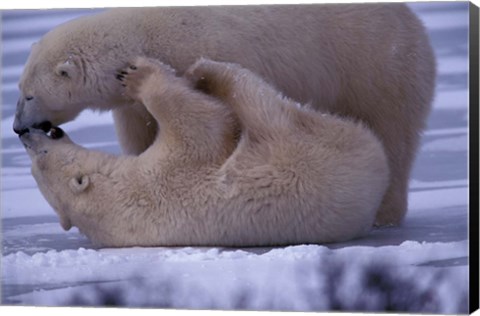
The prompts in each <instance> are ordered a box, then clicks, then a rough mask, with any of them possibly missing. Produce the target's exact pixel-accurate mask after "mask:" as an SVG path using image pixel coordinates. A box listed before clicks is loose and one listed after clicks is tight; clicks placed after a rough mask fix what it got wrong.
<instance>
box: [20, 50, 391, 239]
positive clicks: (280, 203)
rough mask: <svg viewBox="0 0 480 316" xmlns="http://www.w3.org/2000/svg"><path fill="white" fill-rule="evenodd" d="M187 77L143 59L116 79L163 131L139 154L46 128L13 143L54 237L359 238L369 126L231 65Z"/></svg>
mask: <svg viewBox="0 0 480 316" xmlns="http://www.w3.org/2000/svg"><path fill="white" fill-rule="evenodd" d="M188 76H189V77H190V78H191V79H190V80H187V79H185V78H180V77H176V76H175V74H174V73H173V72H172V71H171V70H170V68H167V67H165V66H164V65H163V64H161V63H159V62H156V61H153V60H149V59H145V58H137V59H136V60H135V61H134V62H133V63H132V66H130V67H129V68H127V69H126V70H124V71H122V74H120V75H118V78H119V79H121V80H122V82H123V85H124V86H126V88H125V92H124V94H125V97H127V98H131V99H132V100H135V101H138V103H141V104H144V105H145V107H146V109H147V111H148V112H149V113H150V114H151V115H152V117H153V118H154V119H155V120H156V122H157V124H158V125H159V126H160V128H161V131H162V132H161V133H158V135H157V137H156V139H155V140H154V142H153V144H152V146H150V147H149V148H148V149H147V150H145V151H144V152H143V153H141V154H140V155H139V156H120V157H115V156H113V155H110V154H106V153H101V152H94V151H90V150H87V149H85V148H82V147H80V146H78V145H76V144H74V143H73V142H72V141H71V140H70V139H69V138H68V137H67V136H62V134H63V132H61V130H59V129H56V128H53V129H52V131H53V132H52V133H51V136H49V135H47V134H46V133H44V132H43V131H40V130H30V131H29V132H25V133H23V134H22V136H21V140H22V142H23V143H24V145H25V147H26V148H27V151H28V153H29V155H30V157H31V158H32V173H33V175H34V177H35V179H36V181H37V183H38V185H39V188H40V190H41V191H42V193H43V194H44V196H45V197H46V199H47V200H48V201H49V203H50V204H51V205H52V206H53V208H54V209H55V210H56V212H57V213H58V214H59V216H60V220H61V224H62V226H63V228H65V229H69V228H70V227H71V226H72V225H74V226H77V227H78V228H79V229H80V231H82V232H83V233H84V234H85V235H87V236H88V237H89V238H90V239H91V240H92V241H93V242H94V243H96V244H99V245H102V246H109V247H122V246H165V245H168V246H185V245H199V246H202V245H203V246H237V247H238V246H273V245H287V244H299V243H328V242H336V241H344V240H348V239H351V238H355V237H358V236H361V235H363V234H365V233H367V232H368V231H369V229H370V228H371V226H372V224H373V222H374V219H375V215H376V212H377V209H378V206H379V205H380V202H381V200H382V197H383V195H384V192H385V188H386V185H387V183H388V173H389V170H388V164H387V159H386V156H385V154H384V151H383V148H382V145H381V143H380V141H379V140H378V139H377V138H376V137H375V135H373V133H372V132H371V131H370V130H369V129H368V128H366V127H364V126H363V124H361V123H358V122H353V121H351V120H349V119H345V118H339V117H336V116H332V115H328V114H321V113H319V112H316V111H313V110H311V109H309V108H305V107H300V106H299V105H298V104H297V103H295V102H293V101H290V100H288V99H285V98H283V97H282V96H281V95H280V94H279V93H278V92H277V91H276V90H274V89H273V88H272V87H270V86H269V85H267V84H266V83H265V82H264V81H262V79H260V78H259V77H257V76H255V75H254V74H252V73H251V72H249V71H248V70H245V69H242V68H240V67H239V66H237V65H233V64H226V63H218V62H213V61H209V60H204V59H202V60H200V61H198V62H197V63H196V64H195V65H193V66H192V69H190V71H188ZM194 86H197V87H199V88H201V90H202V91H204V92H207V93H208V95H207V94H205V93H204V92H202V91H199V90H195V89H194ZM139 106H140V105H139ZM232 112H233V113H232ZM235 120H238V123H239V125H237V124H235ZM238 130H240V131H241V132H240V135H237V134H238ZM238 137H239V139H238Z"/></svg>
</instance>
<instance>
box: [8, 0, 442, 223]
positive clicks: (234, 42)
mask: <svg viewBox="0 0 480 316" xmlns="http://www.w3.org/2000/svg"><path fill="white" fill-rule="evenodd" d="M138 55H143V56H147V57H150V58H154V59H158V60H160V61H162V62H164V63H166V64H169V65H171V66H172V67H173V68H175V69H176V70H177V71H178V72H179V74H182V73H183V72H184V71H185V70H186V69H187V68H188V67H189V66H190V65H192V64H193V63H194V62H195V60H197V59H198V58H199V57H205V58H209V59H212V60H216V61H226V62H234V63H237V64H240V65H241V66H243V67H245V68H248V69H250V70H252V71H254V72H255V73H256V74H257V75H259V76H261V77H262V78H264V79H265V80H266V81H267V82H268V83H269V84H272V85H273V86H274V87H275V88H276V89H278V90H279V91H281V92H282V93H283V94H284V95H286V96H287V97H289V98H292V99H294V100H297V101H299V102H301V103H310V104H311V105H312V107H313V108H314V109H316V110H320V111H324V112H330V113H334V114H338V115H340V116H344V117H349V118H352V119H354V120H360V121H362V122H363V123H364V124H365V125H366V126H368V127H369V128H371V129H372V130H373V131H374V133H375V134H376V136H377V137H379V138H380V140H381V142H382V144H383V146H384V148H385V151H386V154H387V157H388V163H389V168H390V170H391V179H390V183H389V184H388V188H387V191H386V194H385V196H384V198H383V201H382V204H381V207H380V209H379V212H378V214H377V219H376V224H378V225H390V224H399V223H400V222H401V220H402V219H403V217H404V215H405V212H406V210H407V189H408V179H409V174H410V170H411V167H412V163H413V160H414V158H415V152H416V149H417V144H418V141H419V133H420V132H421V131H422V129H423V127H424V124H425V120H426V117H427V115H428V113H429V110H430V104H431V101H432V96H433V89H434V77H435V63H434V57H433V53H432V49H431V47H430V44H429V41H428V38H427V36H426V34H425V30H424V28H423V26H422V25H421V23H420V22H419V20H418V19H417V18H416V17H415V16H414V14H413V13H412V12H411V11H410V10H409V9H408V7H407V6H405V5H404V4H348V5H347V4H340V5H331V4H326V5H290V6H239V7H192V8H186V7H184V8H144V9H114V10H109V11H107V12H103V13H100V14H96V15H92V16H86V17H82V18H79V19H76V20H73V21H71V22H68V23H66V24H63V25H61V26H59V27H58V28H56V29H54V30H52V31H50V32H49V33H47V34H46V35H45V36H44V37H43V38H42V39H41V40H40V41H39V43H37V44H35V45H34V46H33V47H32V51H31V54H30V56H29V59H28V61H27V63H26V66H25V69H24V72H23V75H22V77H21V80H20V90H21V95H20V98H19V101H18V105H17V113H16V117H15V122H14V130H15V131H16V132H17V133H18V134H22V133H23V132H24V131H26V130H27V129H28V128H29V127H40V128H43V129H45V130H48V128H49V127H50V126H51V125H52V124H53V125H60V124H62V123H64V122H67V121H70V120H73V119H74V118H75V117H76V116H77V115H78V114H79V113H80V112H81V111H82V110H84V109H85V108H91V109H97V110H113V115H114V120H115V127H116V131H117V135H118V138H119V142H120V144H121V146H122V149H123V151H124V152H125V153H126V154H133V155H138V154H140V153H142V152H144V151H145V150H146V149H147V148H148V147H149V146H150V145H151V144H152V143H153V142H154V140H155V139H156V134H157V131H158V126H157V124H156V121H155V119H154V118H153V117H152V115H151V114H150V113H149V111H147V110H146V109H145V107H143V106H139V105H138V104H135V103H134V102H133V101H132V100H128V99H126V98H125V97H123V96H122V95H121V93H119V87H118V86H117V84H116V83H115V78H114V76H113V74H114V73H115V72H116V71H117V70H118V69H120V68H122V67H124V65H125V64H126V62H127V61H128V60H130V59H131V58H133V57H135V56H138ZM306 220H308V219H306Z"/></svg>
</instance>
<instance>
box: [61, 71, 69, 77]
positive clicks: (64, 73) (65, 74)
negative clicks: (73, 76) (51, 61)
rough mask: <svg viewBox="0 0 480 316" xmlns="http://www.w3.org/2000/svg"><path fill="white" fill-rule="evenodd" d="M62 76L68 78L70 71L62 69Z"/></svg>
mask: <svg viewBox="0 0 480 316" xmlns="http://www.w3.org/2000/svg"><path fill="white" fill-rule="evenodd" d="M60 76H62V77H65V78H68V72H66V71H65V70H62V71H60Z"/></svg>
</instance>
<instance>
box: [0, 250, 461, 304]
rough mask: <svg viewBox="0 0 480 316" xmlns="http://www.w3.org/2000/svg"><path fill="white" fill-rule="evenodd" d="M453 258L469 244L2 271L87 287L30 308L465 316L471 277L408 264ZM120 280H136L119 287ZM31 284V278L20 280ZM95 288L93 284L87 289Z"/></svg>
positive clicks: (183, 253)
mask: <svg viewBox="0 0 480 316" xmlns="http://www.w3.org/2000/svg"><path fill="white" fill-rule="evenodd" d="M395 248H400V249H401V251H395ZM451 250H453V252H456V254H457V255H459V256H464V255H465V253H466V243H464V242H461V243H450V244H441V243H436V244H435V243H434V244H425V243H424V244H421V243H415V242H406V243H403V244H402V245H400V246H399V247H379V248H375V247H351V248H350V249H345V250H337V251H332V250H329V249H328V248H326V247H323V246H313V245H311V246H296V247H288V248H285V249H275V250H271V251H269V252H267V253H265V254H262V255H256V254H252V253H249V252H246V251H239V250H236V251H221V250H219V249H204V250H200V249H196V248H181V249H176V250H165V251H158V250H155V249H134V250H132V253H131V255H125V254H124V255H122V256H119V255H118V254H117V253H116V252H117V251H115V250H113V251H110V250H104V251H93V250H85V249H79V250H78V251H62V252H48V253H46V254H35V255H32V256H27V255H25V254H23V253H16V254H14V255H9V256H7V257H6V258H5V260H4V261H5V264H6V265H7V267H13V266H15V267H20V270H22V267H23V269H26V268H27V267H28V269H35V270H36V271H37V273H36V278H37V279H35V280H32V279H31V273H32V271H23V272H22V273H21V271H18V272H17V275H16V278H15V280H16V281H17V282H18V281H20V282H27V283H29V282H32V281H33V282H34V283H43V284H44V283H49V282H55V283H58V282H59V281H60V280H59V279H57V280H53V279H52V278H53V277H56V278H60V279H63V282H65V283H66V284H68V283H71V282H74V281H76V283H77V284H83V285H80V286H75V287H72V288H68V289H67V290H65V289H62V290H41V291H34V292H32V293H29V294H23V295H19V296H17V297H13V298H12V300H16V299H17V300H20V301H22V302H23V303H24V304H34V305H47V306H49V305H54V306H72V305H73V306H76V305H80V306H129V307H161V308H190V309H191V308H194V309H242V310H245V309H247V310H284V311H286V310H287V311H288V310H292V311H325V310H330V311H404V312H425V313H464V312H466V311H467V304H466V302H467V293H468V292H467V290H468V272H467V270H466V269H463V268H460V269H457V270H452V269H450V270H443V269H439V268H432V267H431V266H418V265H415V264H413V265H412V264H410V265H408V264H406V263H408V262H410V263H413V262H419V261H421V260H424V259H425V258H430V259H442V258H444V257H448V256H450V255H452V252H451ZM112 252H113V253H112ZM169 262H175V263H176V264H175V265H171V264H168V263H169ZM132 263H133V264H134V266H135V267H134V266H133V265H132ZM69 265H70V269H68V268H67V267H68V266H69ZM72 266H73V267H76V268H75V270H76V271H77V273H75V274H74V275H71V274H70V273H69V272H68V273H67V271H71V267H72ZM112 266H115V269H114V270H113V271H112V269H111V267H112ZM47 269H53V270H54V271H56V272H55V273H54V272H53V270H52V271H48V270H47ZM119 271H122V272H123V273H125V272H127V271H128V273H126V274H124V275H123V279H121V280H119V277H120V275H119V274H118V272H119ZM67 274H68V275H67ZM23 275H30V278H28V279H22V276H23ZM92 280H95V284H88V282H89V281H92Z"/></svg>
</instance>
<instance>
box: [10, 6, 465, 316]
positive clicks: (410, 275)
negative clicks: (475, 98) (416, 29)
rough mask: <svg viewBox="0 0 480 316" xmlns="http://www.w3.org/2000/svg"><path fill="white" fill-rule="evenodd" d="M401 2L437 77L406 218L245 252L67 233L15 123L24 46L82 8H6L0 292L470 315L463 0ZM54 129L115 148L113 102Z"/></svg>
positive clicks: (30, 300) (64, 298) (49, 301)
mask: <svg viewBox="0 0 480 316" xmlns="http://www.w3.org/2000/svg"><path fill="white" fill-rule="evenodd" d="M410 6H411V7H412V8H413V9H414V10H415V11H416V12H417V13H418V14H419V16H420V18H421V19H422V20H423V21H424V22H425V25H426V26H427V28H428V32H429V34H430V35H431V38H432V40H433V46H434V49H435V51H436V55H437V57H438V72H439V79H438V83H437V91H436V95H435V102H434V107H433V111H432V114H431V116H430V119H429V121H428V124H427V129H426V131H425V132H424V133H423V136H422V142H421V145H420V150H419V154H418V157H417V161H416V163H415V166H414V170H413V173H412V176H411V180H410V192H409V201H408V202H409V212H408V213H407V216H406V219H405V223H404V224H403V225H402V226H401V227H391V228H380V229H374V230H373V231H372V232H371V234H369V235H368V236H366V237H365V238H361V239H357V240H352V241H349V242H345V243H337V244H328V245H294V246H290V247H281V248H245V249H227V248H193V247H187V248H140V247H134V248H118V249H96V248H94V247H93V246H92V245H91V243H90V242H89V240H88V239H87V238H86V237H84V236H83V235H81V234H80V233H79V232H78V230H77V229H76V228H73V229H71V230H70V231H68V232H65V231H63V230H62V228H61V227H60V225H59V223H58V218H57V216H56V215H55V213H54V211H53V210H52V209H51V207H50V206H49V205H48V203H47V202H46V201H45V199H44V198H43V197H42V195H41V194H40V192H39V190H38V188H37V185H36V183H35V181H34V179H33V177H32V176H31V173H30V160H29V158H28V156H27V154H26V152H25V150H24V148H23V147H22V145H21V144H20V142H19V141H18V139H17V136H16V135H15V134H14V133H13V131H12V124H13V116H14V112H15V104H16V99H17V97H18V90H17V82H18V78H19V76H20V73H21V71H22V69H23V63H24V62H25V60H26V58H27V56H28V51H29V49H30V46H31V44H32V43H33V42H35V41H37V40H38V39H39V38H40V36H41V35H42V34H43V33H44V32H46V31H48V30H49V29H51V28H52V27H54V26H55V25H57V24H59V23H63V22H64V21H67V20H69V19H71V18H73V17H75V16H77V15H81V14H85V13H86V12H88V11H87V10H83V11H78V12H75V11H72V10H67V11H62V10H52V11H37V12H35V11H26V12H24V13H21V12H12V11H6V12H4V15H3V17H4V19H3V22H2V36H3V37H2V39H3V43H2V44H3V46H2V51H3V57H2V58H3V59H2V63H3V68H2V98H3V101H2V119H1V139H2V152H1V154H2V156H1V157H2V167H1V216H2V224H3V230H2V239H3V240H2V261H1V271H2V272H1V275H2V302H3V303H4V304H13V305H35V306H66V305H93V306H102V305H121V306H130V307H166V308H198V309H206V308H207V309H208V308H211V309H249V310H252V309H253V310H295V311H321V310H350V311H360V310H361V311H385V310H389V309H390V310H396V311H410V312H412V311H413V312H428V313H455V314H457V313H466V308H467V303H466V297H467V294H468V269H469V266H468V257H469V250H468V247H469V243H468V235H467V232H468V185H469V181H468V173H467V157H468V121H467V120H468V87H467V82H468V81H467V79H466V78H467V77H466V76H467V73H468V69H467V65H468V51H467V45H468V43H467V39H468V33H467V31H468V3H420V4H411V5H410ZM452 34H453V35H452ZM63 127H64V129H65V130H66V131H67V132H69V134H70V135H71V137H72V139H73V140H74V141H76V142H78V143H80V144H82V145H83V146H86V147H88V148H92V149H96V150H103V151H108V152H112V153H119V152H120V150H119V147H118V141H117V139H116V136H115V132H114V127H113V120H112V117H111V114H110V113H108V112H105V113H97V112H90V111H85V112H84V113H82V114H81V115H80V116H79V117H78V118H77V119H76V120H75V121H74V122H71V123H69V124H66V125H64V126H63ZM345 298H348V299H345Z"/></svg>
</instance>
